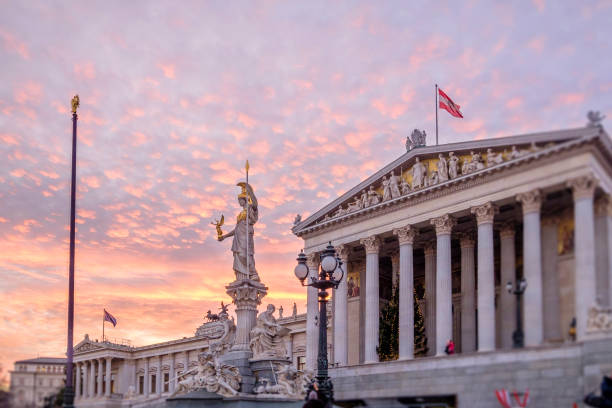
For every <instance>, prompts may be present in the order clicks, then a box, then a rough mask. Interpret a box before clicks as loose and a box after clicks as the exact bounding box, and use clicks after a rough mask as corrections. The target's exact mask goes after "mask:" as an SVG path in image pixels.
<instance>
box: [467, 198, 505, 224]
mask: <svg viewBox="0 0 612 408" xmlns="http://www.w3.org/2000/svg"><path fill="white" fill-rule="evenodd" d="M470 212H471V213H472V214H474V215H475V216H476V224H478V225H481V224H493V219H494V218H495V214H497V213H498V212H499V209H498V208H497V206H495V205H494V204H493V203H491V202H488V203H485V204H483V205H479V206H476V207H472V208H471V209H470Z"/></svg>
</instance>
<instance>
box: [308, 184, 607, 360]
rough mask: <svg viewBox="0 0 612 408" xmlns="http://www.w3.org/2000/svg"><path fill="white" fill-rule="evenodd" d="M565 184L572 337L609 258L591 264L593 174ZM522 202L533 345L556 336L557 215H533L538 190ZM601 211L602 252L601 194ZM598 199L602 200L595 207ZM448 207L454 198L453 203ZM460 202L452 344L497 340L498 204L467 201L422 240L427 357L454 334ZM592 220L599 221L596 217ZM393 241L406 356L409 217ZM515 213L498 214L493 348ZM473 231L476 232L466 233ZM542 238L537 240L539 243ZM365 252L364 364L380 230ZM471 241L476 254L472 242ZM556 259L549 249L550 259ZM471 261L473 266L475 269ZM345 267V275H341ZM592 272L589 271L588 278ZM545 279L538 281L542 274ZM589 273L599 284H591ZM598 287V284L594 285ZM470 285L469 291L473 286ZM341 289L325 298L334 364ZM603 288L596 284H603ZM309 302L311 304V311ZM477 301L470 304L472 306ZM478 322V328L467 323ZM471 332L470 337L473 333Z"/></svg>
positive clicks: (436, 221)
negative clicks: (570, 223)
mask: <svg viewBox="0 0 612 408" xmlns="http://www.w3.org/2000/svg"><path fill="white" fill-rule="evenodd" d="M565 187H567V188H570V189H571V190H572V195H573V201H574V225H575V238H574V242H575V251H574V252H575V280H574V286H575V291H574V294H575V310H574V312H575V316H576V321H577V327H576V333H577V339H578V340H581V339H583V338H584V337H585V335H586V321H587V314H588V309H589V308H590V307H591V306H593V304H594V301H595V299H596V295H597V294H598V291H601V294H600V296H599V298H600V300H602V299H603V298H604V297H605V300H604V303H608V302H610V303H611V304H612V261H611V260H610V259H609V256H605V259H603V260H598V261H597V262H599V263H600V264H604V261H605V268H598V269H597V273H596V267H595V264H596V257H595V224H594V219H595V212H594V192H595V188H596V181H595V179H594V177H593V176H592V175H586V176H582V177H578V178H575V179H572V180H570V181H568V182H567V184H566V186H565ZM515 200H516V202H517V203H518V204H519V205H520V206H521V209H522V224H523V228H522V229H523V239H522V243H523V267H524V272H523V275H524V277H525V279H526V280H527V282H528V288H527V290H526V291H525V293H524V324H523V328H524V333H525V346H527V347H531V346H538V345H541V344H542V343H543V342H544V341H546V340H549V339H560V338H561V323H560V317H559V304H560V294H559V282H558V279H559V278H558V272H557V270H556V269H555V268H556V263H553V262H549V260H550V259H553V258H552V257H556V256H557V252H556V251H557V237H556V233H557V224H556V223H555V221H554V220H552V221H551V220H550V219H549V218H545V219H544V220H541V214H540V213H541V207H542V200H543V194H542V191H541V190H539V189H535V190H532V191H528V192H525V193H521V194H518V195H516V197H515ZM605 201H606V203H607V204H606V206H605V209H604V210H600V211H599V212H598V216H601V217H605V220H603V221H604V222H603V223H601V224H603V225H605V226H607V229H606V231H605V234H604V235H605V237H606V239H605V241H606V243H605V246H606V248H605V249H606V251H605V253H612V201H610V199H609V198H608V197H607V196H606V197H605ZM600 207H601V206H600ZM454 208H455V209H456V207H454ZM465 210H469V211H470V213H471V214H473V216H474V218H475V221H476V225H477V231H476V234H469V233H468V234H466V233H462V234H461V235H459V236H458V238H459V241H460V247H461V292H462V296H461V344H462V351H463V352H471V351H483V352H484V351H492V350H495V348H496V324H497V325H498V324H500V322H496V307H495V274H494V265H495V259H494V219H495V216H496V214H498V207H497V205H496V204H495V203H494V202H485V203H482V204H480V205H476V206H473V207H471V208H464V209H456V212H455V213H449V214H445V215H442V216H439V217H435V218H432V219H431V220H430V223H431V225H433V226H434V229H435V234H436V242H435V246H434V245H432V244H431V243H429V244H427V245H426V246H425V248H424V249H425V309H426V315H425V326H426V333H427V338H428V345H429V347H430V349H433V350H432V352H433V354H434V355H436V356H441V355H444V350H445V346H446V342H447V341H448V340H449V339H451V338H452V337H453V336H452V333H453V321H452V279H451V235H452V234H453V228H454V227H455V226H456V218H455V216H456V214H457V213H458V212H462V213H465ZM557 222H558V221H557ZM599 224H600V223H598V225H599ZM392 232H393V234H394V235H396V236H397V239H398V243H399V358H400V359H412V358H414V346H413V345H414V336H413V326H414V305H413V301H414V300H413V295H412V293H413V279H414V267H413V264H414V260H413V252H414V241H415V238H416V237H417V235H418V233H419V231H418V228H417V227H416V226H414V225H406V226H403V227H401V228H397V229H394V230H393V231H392ZM515 234H516V232H515V227H514V222H510V223H509V222H506V223H503V224H502V225H501V228H499V237H500V239H499V242H500V262H499V264H500V269H501V271H500V272H501V286H502V289H501V291H500V297H499V302H500V303H499V305H498V307H500V308H501V311H500V316H501V319H502V321H503V322H504V324H502V325H501V347H503V348H508V347H511V346H512V332H513V331H514V329H515V326H514V316H515V313H516V303H515V302H516V299H515V296H514V295H511V294H509V293H507V291H506V289H505V284H506V282H508V281H510V282H514V281H515V279H516V278H515V274H516V249H515ZM474 235H475V236H474ZM543 242H544V243H545V245H542V243H543ZM359 243H360V244H361V245H363V247H364V248H365V252H366V270H365V282H364V285H363V286H364V287H365V291H363V288H362V292H361V293H362V295H364V294H365V296H366V298H365V302H364V305H365V310H364V321H363V322H362V324H364V338H363V343H364V345H363V347H364V358H363V363H366V364H367V363H373V362H377V361H378V355H377V352H376V348H377V345H378V328H379V287H378V285H379V270H378V266H379V251H380V248H381V239H380V235H373V236H369V237H365V238H362V239H360V241H359ZM476 248H477V259H475V253H474V252H475V249H476ZM348 249H349V248H348V245H346V244H344V245H340V246H339V247H337V248H336V250H337V253H338V255H339V257H340V258H341V259H342V261H343V262H344V264H345V265H347V264H348V260H349V259H348V254H349V250H348ZM315 259H316V254H310V255H309V260H310V264H309V267H310V268H311V271H313V270H315V271H316V270H317V269H316V267H317V264H316V262H315ZM554 259H556V258H554ZM476 266H477V268H475V267H476ZM345 276H346V274H345ZM596 278H597V279H596ZM544 281H545V282H547V285H546V286H544V285H543V282H544ZM596 281H597V282H601V285H602V286H603V288H604V289H601V288H599V287H598V288H597V289H596ZM598 286H599V285H598ZM476 287H477V288H478V290H477V291H476ZM310 289H311V288H309V292H308V320H307V353H306V358H307V366H308V367H309V368H315V364H314V362H316V352H317V336H316V335H317V331H316V330H312V328H313V327H314V324H315V321H314V319H313V316H316V291H311V290H310ZM346 292H347V289H346V285H341V286H339V287H338V289H336V290H335V293H334V297H335V302H334V306H335V309H334V321H335V327H334V360H335V362H336V363H338V364H340V365H346V364H347V363H348V358H347V354H348V353H347V350H348V337H347V334H346V330H347V329H346V326H347V325H346V320H347V302H346V297H347V293H346ZM604 292H605V293H604ZM311 309H312V310H311ZM476 310H477V311H478V313H476ZM476 328H477V330H476ZM476 333H477V336H478V338H476Z"/></svg>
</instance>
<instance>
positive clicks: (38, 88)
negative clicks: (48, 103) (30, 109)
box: [14, 81, 43, 104]
mask: <svg viewBox="0 0 612 408" xmlns="http://www.w3.org/2000/svg"><path fill="white" fill-rule="evenodd" d="M42 95H43V87H42V84H40V83H38V82H34V81H26V82H25V83H23V84H22V85H21V86H20V87H16V88H15V90H14V97H15V101H16V102H17V103H20V104H24V103H34V104H38V103H39V102H40V99H41V98H42Z"/></svg>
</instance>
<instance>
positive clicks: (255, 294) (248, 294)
mask: <svg viewBox="0 0 612 408" xmlns="http://www.w3.org/2000/svg"><path fill="white" fill-rule="evenodd" d="M225 289H226V293H227V294H228V295H230V296H231V298H232V300H233V303H234V305H236V318H237V322H236V339H235V341H234V344H233V345H232V347H231V349H230V351H228V352H226V353H225V354H223V355H222V356H220V360H221V361H223V362H224V363H226V364H229V365H232V366H234V367H236V368H238V370H239V371H240V375H241V376H242V386H241V389H240V391H241V392H243V393H249V394H250V393H252V392H253V387H254V385H255V376H254V374H253V371H252V370H251V367H250V365H249V360H250V359H251V358H252V357H253V353H252V352H251V348H250V346H249V342H250V333H251V330H252V329H253V327H254V326H255V323H256V321H257V306H259V305H260V304H261V299H263V297H264V296H265V295H266V294H267V293H268V288H267V287H266V285H264V284H263V283H261V282H257V281H253V280H237V281H234V282H232V283H230V284H229V285H227V286H226V287H225Z"/></svg>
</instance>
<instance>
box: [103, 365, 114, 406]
mask: <svg viewBox="0 0 612 408" xmlns="http://www.w3.org/2000/svg"><path fill="white" fill-rule="evenodd" d="M112 361H113V358H112V357H106V389H105V390H104V395H105V396H107V397H110V395H111V366H112V365H111V363H112Z"/></svg>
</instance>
